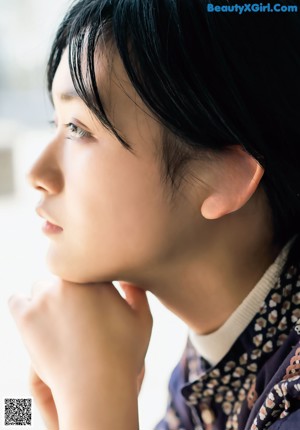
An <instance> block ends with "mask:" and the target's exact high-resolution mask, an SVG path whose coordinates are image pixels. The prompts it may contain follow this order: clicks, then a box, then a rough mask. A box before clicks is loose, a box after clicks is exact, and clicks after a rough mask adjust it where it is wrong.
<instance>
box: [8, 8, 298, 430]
mask: <svg viewBox="0 0 300 430" xmlns="http://www.w3.org/2000/svg"><path fill="white" fill-rule="evenodd" d="M281 5H282V6H284V7H281V9H280V8H279V6H280V5H279V6H278V4H277V9H276V11H275V10H274V12H273V13H272V12H270V11H265V12H254V10H253V11H252V12H251V11H250V12H249V11H248V12H247V13H246V12H245V13H241V14H240V13H235V12H232V13H229V12H228V13H225V12H219V13H218V12H216V11H215V12H209V11H208V3H207V1H205V0H177V1H176V0H81V1H77V2H75V3H74V4H73V5H72V7H71V9H70V11H69V12H68V14H67V15H66V17H65V18H64V20H63V22H62V24H61V26H60V28H59V30H58V32H57V35H56V38H55V41H54V44H53V47H52V51H51V55H50V59H49V64H48V84H49V91H50V94H51V99H52V101H53V105H54V108H55V125H56V134H55V136H54V137H53V139H52V140H51V142H49V145H48V146H47V148H46V149H45V151H44V152H43V153H42V155H41V156H40V158H39V159H38V160H37V161H36V163H35V165H34V166H33V167H32V170H31V172H30V173H29V180H30V182H31V184H32V186H33V187H35V188H36V189H37V190H39V191H40V193H41V200H40V202H39V204H38V207H37V212H38V214H39V215H40V216H42V217H43V218H45V220H46V223H45V225H44V232H45V233H46V234H47V235H48V236H49V239H50V246H49V251H48V255H47V261H48V264H49V267H50V270H51V271H52V272H53V273H54V274H55V275H56V276H57V282H54V283H53V282H50V283H45V284H43V285H42V284H38V285H36V286H35V287H34V288H33V291H32V296H31V297H30V298H27V297H21V296H20V295H14V296H12V298H11V299H10V302H9V305H10V308H11V312H12V314H13V316H14V318H15V320H16V323H17V325H18V328H19V330H20V332H21V334H22V336H23V339H24V342H25V344H26V346H27V348H28V351H29V354H30V356H31V360H32V378H31V386H32V390H33V394H34V396H35V399H36V402H37V404H38V405H39V408H40V410H41V413H42V414H43V415H44V417H45V422H46V425H47V429H49V430H54V429H57V428H59V429H61V430H69V429H70V430H83V429H85V430H94V429H95V430H96V429H99V430H108V429H110V430H137V429H138V408H137V396H138V387H139V381H140V379H141V373H142V370H143V363H144V358H145V354H146V350H147V347H148V343H149V338H150V332H151V323H152V321H151V315H150V313H149V308H148V305H147V300H146V296H145V291H147V290H148V291H151V292H152V293H153V294H155V295H156V296H157V297H158V298H159V299H160V300H161V302H162V303H163V304H164V305H165V306H166V307H168V308H169V309H170V310H172V311H173V312H174V313H175V314H177V315H178V316H179V317H180V318H181V319H182V320H183V321H184V322H185V323H187V324H188V326H189V327H190V336H189V340H188V343H187V347H186V350H185V352H184V354H183V358H182V360H181V362H180V363H179V365H178V366H177V367H176V369H175V370H174V373H173V374H172V378H171V381H170V403H169V406H168V411H167V414H166V417H165V419H163V420H162V421H161V423H160V424H158V426H157V429H159V430H162V429H163V430H179V429H180V430H192V429H197V430H198V429H205V430H224V429H226V430H229V429H230V430H231V429H238V430H250V429H251V430H255V429H259V430H263V429H266V428H270V429H271V430H277V429H279V428H280V429H281V430H287V429H289V430H291V429H296V428H298V427H299V426H300V407H299V406H300V405H299V403H300V401H299V398H300V343H299V341H300V339H299V336H300V321H299V324H298V323H297V322H298V320H299V318H300V308H299V304H300V274H299V270H300V268H299V262H300V256H299V244H298V231H299V219H300V218H299V216H300V170H299V161H298V157H297V155H298V153H299V151H298V147H299V143H300V128H299V121H298V120H299V114H300V108H299V106H300V105H299V100H300V80H299V76H300V57H299V45H300V15H299V12H297V11H295V8H294V9H293V10H292V9H291V8H290V6H292V5H293V4H292V2H288V1H285V2H282V4H281ZM278 8H279V9H280V11H278ZM113 280H119V281H120V282H121V285H122V286H123V289H124V291H125V293H126V300H124V299H123V298H121V296H120V295H119V293H118V292H117V291H116V289H115V288H114V286H113V284H112V281H113ZM141 430H143V429H141Z"/></svg>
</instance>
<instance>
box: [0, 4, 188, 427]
mask: <svg viewBox="0 0 300 430" xmlns="http://www.w3.org/2000/svg"><path fill="white" fill-rule="evenodd" d="M69 4H70V2H69V1H65V0H43V1H40V0H0V348H1V351H2V352H1V354H0V399H1V406H0V423H1V424H0V428H4V425H3V422H4V406H3V405H4V399H5V398H27V397H30V392H29V389H28V383H27V379H28V368H29V359H28V356H27V353H26V351H25V348H24V346H23V344H22V341H21V339H20V337H19V335H18V332H17V330H16V328H15V325H14V322H13V320H12V318H11V316H10V314H9V312H8V308H7V300H8V298H9V297H10V295H11V294H12V293H14V292H19V293H22V294H26V295H29V294H30V290H31V285H32V283H33V282H34V281H35V280H37V279H43V278H47V277H49V276H51V274H49V272H48V271H47V267H46V266H45V263H44V256H45V253H46V249H47V239H46V237H45V236H44V235H43V234H42V233H41V222H42V220H40V219H38V217H37V215H36V214H35V211H34V208H35V206H36V204H37V202H38V194H37V192H35V191H33V190H31V189H30V188H29V186H28V185H27V183H26V179H25V175H26V172H27V171H28V170H29V168H30V166H31V164H32V163H33V161H34V160H35V158H36V157H37V156H38V154H39V152H41V151H42V150H43V147H44V145H46V144H47V142H48V139H49V136H50V133H51V131H50V127H49V125H48V123H49V120H51V119H52V110H51V106H50V104H49V101H48V98H47V93H46V85H45V65H46V61H47V55H48V53H49V49H50V43H51V40H52V38H53V36H54V33H55V29H56V27H57V25H58V23H59V21H60V19H61V18H62V16H63V14H64V12H65V11H66V9H67V7H68V5H69ZM149 300H150V305H151V309H152V313H153V317H154V328H153V335H152V339H151V344H150V347H149V352H148V355H147V361H146V377H145V380H144V384H143V387H142V391H141V394H140V398H139V411H140V430H153V429H154V426H155V424H156V423H157V422H158V421H159V420H160V418H161V417H162V416H163V415H164V412H165V408H166V403H167V383H168V379H169V376H170V373H171V371H172V369H173V368H174V366H175V365H176V363H177V362H178V360H179V358H180V356H181V353H182V350H183V348H184V344H185V339H186V334H187V329H186V327H185V326H184V325H183V324H182V323H181V322H180V321H179V320H178V319H177V318H176V317H175V316H174V315H172V314H171V313H170V312H168V311H167V310H166V309H164V308H163V307H162V306H161V305H160V303H159V302H158V301H157V300H156V299H155V298H154V297H153V296H151V295H149ZM16 428H18V427H16ZM31 428H32V429H34V430H44V429H45V427H44V425H43V423H42V420H41V417H40V416H39V413H38V411H37V409H36V407H35V406H34V407H33V425H32V427H31ZM10 429H11V430H13V426H10ZM96 429H97V426H96V425H95V430H96ZM50 430H51V429H50ZM83 430H84V429H83Z"/></svg>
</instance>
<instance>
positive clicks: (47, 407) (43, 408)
mask: <svg viewBox="0 0 300 430" xmlns="http://www.w3.org/2000/svg"><path fill="white" fill-rule="evenodd" d="M29 385H30V389H31V393H32V395H33V397H34V399H35V402H36V404H37V407H38V408H39V410H40V413H41V415H42V417H43V420H44V422H45V425H46V427H47V429H49V430H55V429H58V415H57V410H56V406H55V402H54V399H53V395H52V391H51V389H50V388H49V387H48V385H46V384H45V383H44V382H43V381H42V380H41V378H40V377H39V376H38V374H37V373H36V371H35V370H34V368H33V366H32V365H31V367H30V373H29Z"/></svg>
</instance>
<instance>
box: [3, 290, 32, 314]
mask: <svg viewBox="0 0 300 430" xmlns="http://www.w3.org/2000/svg"><path fill="white" fill-rule="evenodd" d="M29 303H30V299H29V298H28V297H27V296H25V295H23V294H13V295H12V296H10V298H9V299H8V302H7V304H8V307H9V310H10V313H11V314H12V316H13V318H14V319H15V321H18V320H19V318H20V317H22V315H24V313H25V312H26V310H27V309H28V306H29Z"/></svg>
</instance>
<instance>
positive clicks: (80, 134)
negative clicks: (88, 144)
mask: <svg viewBox="0 0 300 430" xmlns="http://www.w3.org/2000/svg"><path fill="white" fill-rule="evenodd" d="M49 124H50V125H51V126H52V127H57V125H56V122H55V121H49ZM65 127H66V128H67V129H68V130H69V132H70V134H72V135H73V137H75V138H76V139H87V138H90V137H91V133H89V132H88V131H85V130H83V129H82V128H80V127H78V125H75V124H74V123H73V122H69V123H67V124H65ZM67 139H72V137H67Z"/></svg>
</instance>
